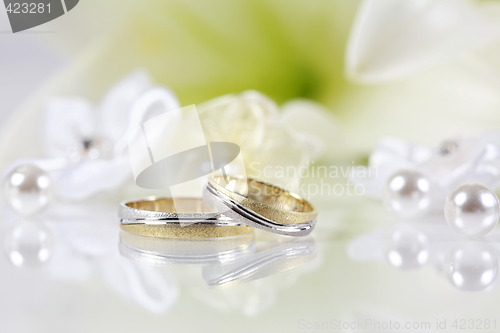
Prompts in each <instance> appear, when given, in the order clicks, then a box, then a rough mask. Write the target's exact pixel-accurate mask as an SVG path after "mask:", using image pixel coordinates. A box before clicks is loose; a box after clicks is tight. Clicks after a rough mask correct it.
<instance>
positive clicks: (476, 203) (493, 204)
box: [444, 184, 500, 237]
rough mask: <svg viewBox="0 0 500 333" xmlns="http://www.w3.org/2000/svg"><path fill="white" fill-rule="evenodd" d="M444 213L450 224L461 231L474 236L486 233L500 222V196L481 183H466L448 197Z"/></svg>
mask: <svg viewBox="0 0 500 333" xmlns="http://www.w3.org/2000/svg"><path fill="white" fill-rule="evenodd" d="M444 214H445V218H446V221H447V222H448V224H449V225H450V226H451V227H452V228H453V229H455V230H456V231H458V232H459V233H461V234H463V235H466V236H470V237H474V236H481V235H485V234H487V233H488V232H490V231H491V230H493V228H495V225H496V224H497V222H498V218H499V217H500V205H499V202H498V198H497V196H496V194H495V193H493V192H492V191H491V190H490V189H488V188H487V187H485V186H483V185H480V184H464V185H461V186H459V187H457V188H456V189H455V190H454V191H453V192H451V193H450V194H449V195H448V197H447V198H446V203H445V208H444Z"/></svg>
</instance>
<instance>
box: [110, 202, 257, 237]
mask: <svg viewBox="0 0 500 333" xmlns="http://www.w3.org/2000/svg"><path fill="white" fill-rule="evenodd" d="M118 215H119V217H120V222H121V228H122V229H123V230H124V231H127V232H130V233H133V234H137V235H142V236H150V237H157V238H183V239H188V238H220V237H231V236H238V235H242V234H246V233H249V232H252V231H253V228H251V227H249V226H247V225H244V224H241V223H240V222H237V221H234V220H232V219H231V218H228V217H226V216H223V215H221V214H219V213H217V212H216V211H214V210H213V209H212V208H211V207H209V206H208V205H206V204H205V203H204V202H203V200H202V199H197V198H183V199H175V200H174V199H172V198H149V199H144V200H140V201H133V202H124V203H122V204H120V208H119V213H118Z"/></svg>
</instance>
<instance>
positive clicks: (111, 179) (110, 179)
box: [54, 157, 131, 200]
mask: <svg viewBox="0 0 500 333" xmlns="http://www.w3.org/2000/svg"><path fill="white" fill-rule="evenodd" d="M130 170H131V169H130V162H129V159H128V158H126V157H121V158H117V159H114V160H109V161H108V160H102V159H97V160H84V161H82V162H80V163H78V164H75V165H73V166H70V167H68V168H66V169H64V170H62V171H61V172H59V173H57V174H55V175H54V188H55V192H56V195H57V196H58V197H60V198H63V199H67V200H83V199H86V198H89V197H91V196H92V195H94V194H96V193H98V192H102V191H112V190H115V189H117V188H118V187H119V186H121V185H122V184H123V183H124V182H125V181H126V180H127V179H128V178H129V177H131V171H130Z"/></svg>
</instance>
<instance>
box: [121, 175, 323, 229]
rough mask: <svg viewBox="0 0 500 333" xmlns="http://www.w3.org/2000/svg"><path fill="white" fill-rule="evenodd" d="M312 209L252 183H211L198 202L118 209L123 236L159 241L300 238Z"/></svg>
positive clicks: (230, 179)
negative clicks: (256, 232)
mask: <svg viewBox="0 0 500 333" xmlns="http://www.w3.org/2000/svg"><path fill="white" fill-rule="evenodd" d="M317 215H318V214H317V212H316V210H315V209H314V207H313V206H312V205H311V204H310V203H309V202H307V201H306V200H304V199H302V198H301V197H299V196H298V195H296V194H294V193H291V192H289V191H286V190H285V189H282V188H280V187H277V186H274V185H271V184H267V183H264V182H261V181H258V180H255V179H251V178H248V179H247V178H240V177H234V176H215V177H211V178H210V179H209V181H208V184H207V186H206V188H205V189H204V193H203V198H200V199H193V198H184V199H173V198H148V199H144V200H140V201H133V202H124V203H122V204H121V205H120V208H119V217H120V220H121V227H122V229H123V230H125V231H127V232H131V233H134V234H139V235H144V236H152V237H159V238H219V237H229V236H237V235H242V234H246V233H249V232H252V231H253V228H259V229H263V230H266V231H270V232H273V233H277V234H282V235H288V236H305V235H307V234H309V233H310V232H311V231H312V229H313V228H314V225H315V223H316V217H317Z"/></svg>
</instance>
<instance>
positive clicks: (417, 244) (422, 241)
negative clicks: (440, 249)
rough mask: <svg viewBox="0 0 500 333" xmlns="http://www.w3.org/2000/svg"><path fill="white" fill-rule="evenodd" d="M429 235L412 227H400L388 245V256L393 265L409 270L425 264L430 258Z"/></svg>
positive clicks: (393, 233)
mask: <svg viewBox="0 0 500 333" xmlns="http://www.w3.org/2000/svg"><path fill="white" fill-rule="evenodd" d="M428 247H429V239H428V237H427V236H426V235H425V234H424V233H422V232H420V231H418V230H416V229H412V228H398V229H396V230H394V231H393V232H392V234H391V238H390V240H389V242H388V243H387V245H386V250H385V253H386V258H387V260H388V261H389V264H391V266H393V267H396V268H399V269H403V270H407V269H415V268H419V267H421V266H423V265H425V264H426V263H427V261H428V259H429V249H428Z"/></svg>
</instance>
